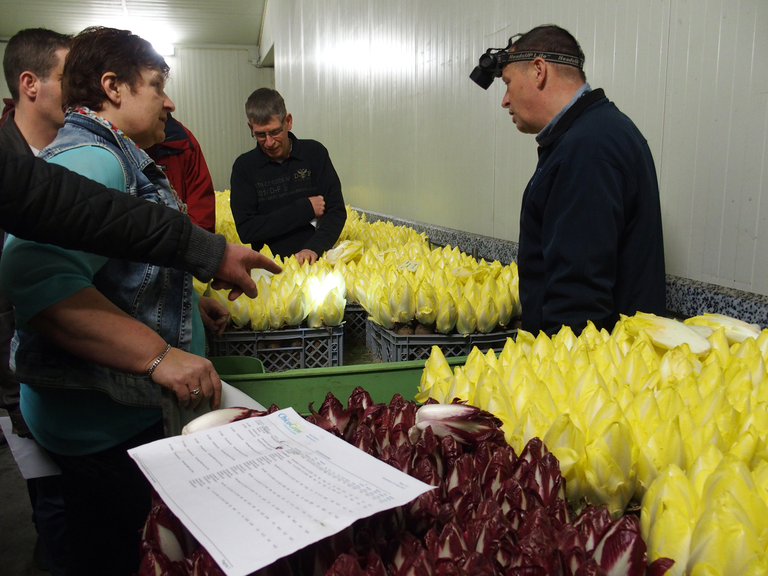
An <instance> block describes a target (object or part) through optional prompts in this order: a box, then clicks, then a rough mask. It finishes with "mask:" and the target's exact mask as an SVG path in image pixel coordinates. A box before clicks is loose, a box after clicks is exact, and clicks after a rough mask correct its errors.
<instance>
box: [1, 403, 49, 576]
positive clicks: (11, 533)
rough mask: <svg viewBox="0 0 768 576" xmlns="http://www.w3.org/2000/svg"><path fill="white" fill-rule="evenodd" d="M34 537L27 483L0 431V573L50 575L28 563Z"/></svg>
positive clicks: (2, 413) (6, 574) (23, 575)
mask: <svg viewBox="0 0 768 576" xmlns="http://www.w3.org/2000/svg"><path fill="white" fill-rule="evenodd" d="M7 415H8V413H7V412H6V411H5V410H0V416H7ZM36 538H37V533H36V532H35V526H34V524H32V508H31V507H30V504H29V495H28V494H27V483H26V481H25V480H24V478H22V476H21V474H20V473H19V469H18V467H17V466H16V461H15V460H14V459H13V455H12V454H11V449H10V448H9V447H8V443H7V442H6V441H5V436H3V433H2V432H1V431H0V575H2V576H50V575H49V573H48V572H43V571H42V570H38V569H37V568H36V567H35V565H34V563H33V562H32V553H33V551H34V548H35V540H36Z"/></svg>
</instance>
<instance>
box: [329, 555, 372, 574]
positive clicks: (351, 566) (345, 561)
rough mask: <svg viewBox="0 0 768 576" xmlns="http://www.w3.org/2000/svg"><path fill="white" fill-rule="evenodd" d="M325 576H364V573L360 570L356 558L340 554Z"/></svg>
mask: <svg viewBox="0 0 768 576" xmlns="http://www.w3.org/2000/svg"><path fill="white" fill-rule="evenodd" d="M325 576H365V572H363V569H362V568H360V564H359V563H358V561H357V558H355V557H354V556H352V555H351V554H340V555H339V557H338V558H336V561H335V562H334V563H333V564H331V567H330V568H328V571H327V572H326V573H325Z"/></svg>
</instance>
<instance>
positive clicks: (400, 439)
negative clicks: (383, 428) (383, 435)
mask: <svg viewBox="0 0 768 576" xmlns="http://www.w3.org/2000/svg"><path fill="white" fill-rule="evenodd" d="M408 430H410V427H409V426H408V425H407V424H404V423H402V422H401V423H399V424H395V425H394V426H392V427H391V428H390V429H389V444H390V445H392V446H394V447H395V448H398V447H400V446H403V445H404V444H407V445H409V446H411V445H412V443H411V441H410V439H409V438H408Z"/></svg>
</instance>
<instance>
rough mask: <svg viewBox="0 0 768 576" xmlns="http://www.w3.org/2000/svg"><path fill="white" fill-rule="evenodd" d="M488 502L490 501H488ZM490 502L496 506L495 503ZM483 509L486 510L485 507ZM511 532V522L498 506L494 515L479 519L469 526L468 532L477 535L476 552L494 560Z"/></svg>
mask: <svg viewBox="0 0 768 576" xmlns="http://www.w3.org/2000/svg"><path fill="white" fill-rule="evenodd" d="M486 502H489V501H487V500H486ZM490 502H491V503H492V504H493V505H494V506H495V503H494V502H493V501H490ZM481 506H482V505H481ZM483 509H484V510H485V507H483ZM470 526H472V527H471V528H470ZM509 530H510V528H509V521H508V520H507V519H506V518H505V517H504V515H503V514H502V513H501V510H500V509H499V508H498V506H495V511H494V512H493V513H490V514H487V515H485V516H482V517H478V518H476V519H475V520H472V521H471V522H469V523H468V524H467V532H470V533H474V534H477V538H475V542H474V550H475V552H479V553H481V554H482V555H484V556H485V557H486V558H493V557H494V556H495V555H496V552H498V550H499V548H500V547H501V541H502V539H503V538H504V536H506V534H507V532H509Z"/></svg>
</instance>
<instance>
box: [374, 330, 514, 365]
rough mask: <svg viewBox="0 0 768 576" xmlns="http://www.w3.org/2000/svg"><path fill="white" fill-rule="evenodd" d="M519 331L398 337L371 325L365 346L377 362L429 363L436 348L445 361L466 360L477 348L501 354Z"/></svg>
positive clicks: (399, 335)
mask: <svg viewBox="0 0 768 576" xmlns="http://www.w3.org/2000/svg"><path fill="white" fill-rule="evenodd" d="M516 336H517V330H516V329H514V330H499V331H496V332H491V333H489V334H468V335H467V336H463V335H461V334H450V335H448V334H395V333H394V332H393V331H392V330H388V329H387V328H384V327H382V326H380V325H378V324H376V322H368V332H367V334H366V344H367V346H368V348H370V350H371V354H372V356H373V357H374V358H377V359H380V360H381V361H382V362H407V361H412V360H426V359H427V358H429V355H430V354H431V352H432V346H437V347H439V348H440V350H441V351H442V352H443V355H444V356H445V357H446V358H454V357H458V356H467V355H468V354H469V353H470V352H471V351H472V348H474V347H475V346H477V348H479V349H480V351H481V352H487V351H488V350H490V349H491V348H493V349H494V350H495V351H496V352H497V353H498V352H501V350H502V348H504V345H505V344H506V343H507V338H513V339H514V338H515V337H516Z"/></svg>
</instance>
